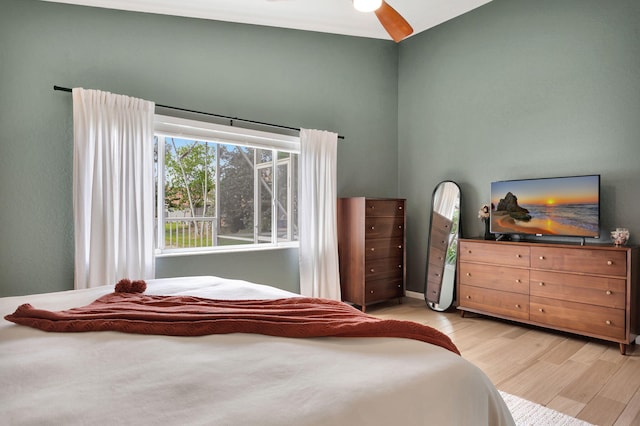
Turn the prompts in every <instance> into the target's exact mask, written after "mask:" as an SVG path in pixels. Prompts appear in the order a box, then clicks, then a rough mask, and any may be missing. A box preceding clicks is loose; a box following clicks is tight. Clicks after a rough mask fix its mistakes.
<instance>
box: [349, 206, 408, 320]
mask: <svg viewBox="0 0 640 426" xmlns="http://www.w3.org/2000/svg"><path fill="white" fill-rule="evenodd" d="M337 209H338V255H339V261H340V290H341V293H342V300H344V301H345V302H350V303H353V304H355V305H357V306H359V307H360V308H361V309H362V310H363V311H365V310H366V307H367V306H368V305H372V304H374V303H378V302H383V301H387V300H389V299H394V298H398V299H399V300H401V298H402V297H403V296H404V293H405V280H406V268H405V259H406V251H405V242H406V235H405V222H406V215H405V200H404V199H396V198H384V199H383V198H365V197H351V198H339V199H338V205H337Z"/></svg>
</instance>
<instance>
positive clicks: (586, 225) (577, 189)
mask: <svg viewBox="0 0 640 426" xmlns="http://www.w3.org/2000/svg"><path fill="white" fill-rule="evenodd" d="M599 196H600V178H599V176H597V175H595V176H577V177H565V178H545V179H528V180H513V181H502V182H492V183H491V232H492V233H495V234H538V235H563V236H578V237H598V236H599V234H600V230H599V217H600V214H599Z"/></svg>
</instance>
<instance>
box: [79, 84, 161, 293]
mask: <svg viewBox="0 0 640 426" xmlns="http://www.w3.org/2000/svg"><path fill="white" fill-rule="evenodd" d="M154 108H155V105H154V103H153V102H149V101H145V100H142V99H136V98H131V97H128V96H123V95H114V94H111V93H108V92H101V91H98V90H85V89H80V88H75V89H73V132H74V138H73V139H74V152H73V213H74V227H75V228H74V232H75V288H76V289H79V288H88V287H95V286H98V285H104V284H115V283H116V282H117V281H118V280H120V279H122V278H130V279H148V278H153V277H154V274H155V265H154V254H153V249H154V247H153V246H154V245H153V239H154V194H155V192H154V184H153V181H154V175H153V173H154V172H153V166H154V164H153V155H154V154H153V152H154V151H153V116H154Z"/></svg>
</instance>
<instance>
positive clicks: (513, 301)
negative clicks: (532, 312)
mask: <svg viewBox="0 0 640 426" xmlns="http://www.w3.org/2000/svg"><path fill="white" fill-rule="evenodd" d="M460 307H461V308H469V309H474V310H478V311H482V312H486V313H491V314H496V315H502V316H507V317H511V318H517V319H523V320H528V319H529V296H528V295H526V294H518V293H509V292H506V291H497V290H488V289H485V288H479V287H473V286H468V285H461V286H460Z"/></svg>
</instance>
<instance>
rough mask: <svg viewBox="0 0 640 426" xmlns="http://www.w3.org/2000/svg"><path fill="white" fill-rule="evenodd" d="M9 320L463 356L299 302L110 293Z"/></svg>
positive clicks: (427, 338)
mask: <svg viewBox="0 0 640 426" xmlns="http://www.w3.org/2000/svg"><path fill="white" fill-rule="evenodd" d="M5 319H6V320H8V321H12V322H14V323H16V324H22V325H26V326H30V327H34V328H38V329H41V330H44V331H59V332H60V331H64V332H80V331H121V332H126V333H138V334H164V335H171V336H202V335H206V334H226V333H256V334H266V335H270V336H281V337H323V336H336V337H402V338H409V339H416V340H421V341H423V342H427V343H432V344H434V345H439V346H442V347H443V348H445V349H448V350H450V351H452V352H455V353H456V354H460V352H459V351H458V349H457V348H456V346H455V345H454V344H453V342H452V341H451V340H450V339H449V337H447V336H446V335H445V334H443V333H441V332H440V331H438V330H436V329H434V328H431V327H428V326H426V325H422V324H418V323H414V322H411V321H398V320H383V319H379V318H375V317H372V316H370V315H367V314H365V313H362V312H360V311H358V310H357V309H355V308H353V307H352V306H349V305H347V304H345V303H342V302H336V301H332V300H326V299H317V298H306V297H294V298H285V299H275V300H214V299H205V298H199V297H191V296H151V295H144V294H140V293H124V292H116V293H110V294H107V295H105V296H102V297H100V298H99V299H96V300H95V301H94V302H92V303H91V304H89V305H86V306H82V307H79V308H73V309H68V310H65V311H57V312H53V311H47V310H41V309H36V308H34V307H33V306H31V305H30V304H28V303H27V304H24V305H21V306H20V307H18V309H17V310H16V311H15V312H14V313H13V314H11V315H7V316H5Z"/></svg>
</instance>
